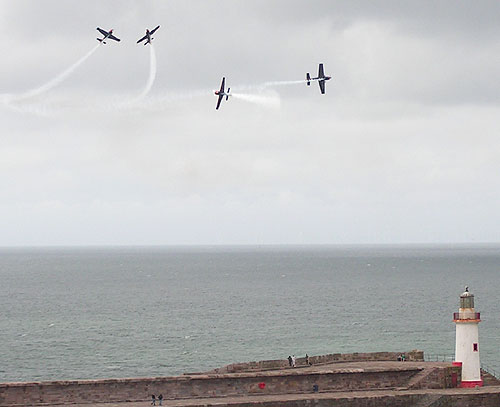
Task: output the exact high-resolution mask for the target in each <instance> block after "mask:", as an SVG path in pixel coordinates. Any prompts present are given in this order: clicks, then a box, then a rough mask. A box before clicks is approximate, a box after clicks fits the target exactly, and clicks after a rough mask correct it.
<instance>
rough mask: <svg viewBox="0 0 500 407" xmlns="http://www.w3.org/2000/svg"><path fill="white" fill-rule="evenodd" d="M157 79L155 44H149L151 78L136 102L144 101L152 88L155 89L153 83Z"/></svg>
mask: <svg viewBox="0 0 500 407" xmlns="http://www.w3.org/2000/svg"><path fill="white" fill-rule="evenodd" d="M155 78H156V52H155V49H154V47H153V43H152V42H150V43H149V78H148V81H147V82H146V86H145V87H144V90H143V91H142V92H141V94H140V95H139V96H138V97H137V99H136V101H138V100H141V99H144V98H145V97H146V96H147V94H148V93H149V92H150V91H151V88H152V87H153V83H154V82H155Z"/></svg>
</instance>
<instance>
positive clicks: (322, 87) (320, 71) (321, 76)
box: [306, 64, 332, 95]
mask: <svg viewBox="0 0 500 407" xmlns="http://www.w3.org/2000/svg"><path fill="white" fill-rule="evenodd" d="M330 79H332V77H331V76H325V71H324V70H323V64H319V68H318V77H317V78H311V75H310V74H309V72H308V73H307V74H306V80H307V86H310V85H311V81H318V84H319V89H320V90H321V94H322V95H324V94H325V81H329V80H330Z"/></svg>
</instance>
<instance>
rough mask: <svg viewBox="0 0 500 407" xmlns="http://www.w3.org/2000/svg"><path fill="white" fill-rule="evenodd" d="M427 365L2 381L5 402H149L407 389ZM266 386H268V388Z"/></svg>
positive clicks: (0, 394) (1, 395)
mask: <svg viewBox="0 0 500 407" xmlns="http://www.w3.org/2000/svg"><path fill="white" fill-rule="evenodd" d="M420 370H421V369H419V368H408V369H404V370H401V369H394V370H383V371H374V372H364V371H363V370H362V369H357V370H356V369H351V370H346V371H324V372H317V373H311V372H309V373H307V372H300V371H297V370H291V371H288V372H280V373H276V372H263V373H260V374H256V373H240V374H232V375H196V376H179V377H164V378H145V379H108V380H81V381H56V382H37V383H10V384H8V383H5V384H0V406H13V405H26V404H31V405H37V404H70V403H90V402H112V401H115V402H116V401H140V400H146V399H147V398H148V397H149V395H150V394H159V393H162V394H163V395H164V397H165V399H183V398H190V399H191V398H200V397H221V396H245V395H257V394H293V393H312V392H313V386H314V385H317V386H318V388H319V391H320V392H322V391H340V390H368V389H378V390H380V389H384V388H394V387H403V386H405V385H406V384H407V383H408V381H409V380H410V379H411V378H412V377H413V376H414V375H416V374H418V372H420ZM262 384H264V387H263V388H262Z"/></svg>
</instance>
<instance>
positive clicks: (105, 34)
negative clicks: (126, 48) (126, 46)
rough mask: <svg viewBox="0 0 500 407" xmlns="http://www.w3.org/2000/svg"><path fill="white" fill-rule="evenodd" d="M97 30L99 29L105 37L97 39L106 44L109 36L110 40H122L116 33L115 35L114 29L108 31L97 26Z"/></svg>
mask: <svg viewBox="0 0 500 407" xmlns="http://www.w3.org/2000/svg"><path fill="white" fill-rule="evenodd" d="M96 30H97V31H99V32H100V33H101V34H102V35H104V38H96V40H97V41H99V42H101V43H103V44H106V41H105V40H107V39H108V38H109V39H110V40H115V41H120V39H119V38H116V37H115V36H114V35H113V30H112V29H111V30H109V31H106V30H103V29H102V28H99V27H97V28H96Z"/></svg>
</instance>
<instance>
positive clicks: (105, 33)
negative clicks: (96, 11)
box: [96, 27, 109, 36]
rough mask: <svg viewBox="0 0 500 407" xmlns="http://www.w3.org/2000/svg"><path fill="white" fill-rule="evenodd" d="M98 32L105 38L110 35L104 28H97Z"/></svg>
mask: <svg viewBox="0 0 500 407" xmlns="http://www.w3.org/2000/svg"><path fill="white" fill-rule="evenodd" d="M96 30H97V31H99V32H100V33H101V34H102V35H104V36H106V35H108V34H109V33H108V32H107V31H104V30H103V29H102V28H99V27H97V28H96Z"/></svg>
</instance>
